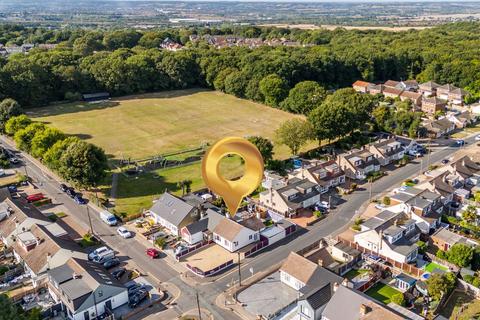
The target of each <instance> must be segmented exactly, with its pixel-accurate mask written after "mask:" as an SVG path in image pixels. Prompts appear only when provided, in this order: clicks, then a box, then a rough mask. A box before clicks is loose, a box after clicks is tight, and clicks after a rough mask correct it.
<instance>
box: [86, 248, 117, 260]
mask: <svg viewBox="0 0 480 320" xmlns="http://www.w3.org/2000/svg"><path fill="white" fill-rule="evenodd" d="M108 251H112V250H110V249H109V248H108V247H105V246H103V247H99V248H97V249H95V250H93V251H92V252H90V253H89V254H88V260H93V259H95V257H98V256H101V255H103V254H105V253H106V252H108Z"/></svg>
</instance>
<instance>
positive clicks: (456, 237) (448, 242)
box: [429, 228, 478, 251]
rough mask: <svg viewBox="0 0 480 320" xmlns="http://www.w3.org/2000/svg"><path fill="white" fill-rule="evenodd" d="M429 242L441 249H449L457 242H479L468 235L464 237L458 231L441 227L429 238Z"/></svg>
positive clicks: (469, 243) (474, 243) (473, 243)
mask: <svg viewBox="0 0 480 320" xmlns="http://www.w3.org/2000/svg"><path fill="white" fill-rule="evenodd" d="M429 242H430V244H431V245H432V246H435V247H436V248H438V249H439V250H443V251H448V250H449V249H450V248H451V247H453V246H454V245H455V244H457V243H463V244H468V245H472V246H477V245H478V243H477V242H476V241H474V240H471V239H469V238H467V237H464V236H462V235H460V234H458V233H455V232H452V231H450V230H448V229H447V228H440V229H438V230H437V231H436V232H435V233H434V234H432V235H431V236H430V238H429Z"/></svg>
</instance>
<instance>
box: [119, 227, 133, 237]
mask: <svg viewBox="0 0 480 320" xmlns="http://www.w3.org/2000/svg"><path fill="white" fill-rule="evenodd" d="M117 233H118V234H119V235H120V236H121V237H122V238H124V239H127V238H131V237H132V233H131V232H130V231H128V230H127V229H126V228H125V227H120V228H118V229H117Z"/></svg>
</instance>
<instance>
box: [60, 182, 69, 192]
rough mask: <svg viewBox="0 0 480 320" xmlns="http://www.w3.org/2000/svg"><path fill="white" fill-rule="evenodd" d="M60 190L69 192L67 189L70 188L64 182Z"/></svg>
mask: <svg viewBox="0 0 480 320" xmlns="http://www.w3.org/2000/svg"><path fill="white" fill-rule="evenodd" d="M60 190H62V191H63V192H67V190H68V187H67V185H66V184H64V183H62V184H61V185H60Z"/></svg>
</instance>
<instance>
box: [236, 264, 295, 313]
mask: <svg viewBox="0 0 480 320" xmlns="http://www.w3.org/2000/svg"><path fill="white" fill-rule="evenodd" d="M298 295H299V293H298V292H297V291H296V290H294V289H293V288H291V287H289V286H287V285H286V284H284V283H282V282H281V281H280V272H278V271H277V272H275V273H273V274H271V275H269V276H267V277H265V278H263V279H262V280H260V281H259V282H257V283H255V284H253V285H251V286H250V287H248V288H246V289H245V290H243V291H242V292H240V294H239V295H238V297H237V300H238V301H239V302H241V303H242V304H243V305H244V308H245V310H247V311H248V312H249V313H250V314H252V315H253V316H257V315H262V316H263V317H268V315H270V314H274V313H276V312H277V311H279V310H281V309H283V308H284V307H286V306H288V305H290V304H291V303H292V302H294V301H295V300H296V299H297V298H298Z"/></svg>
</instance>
